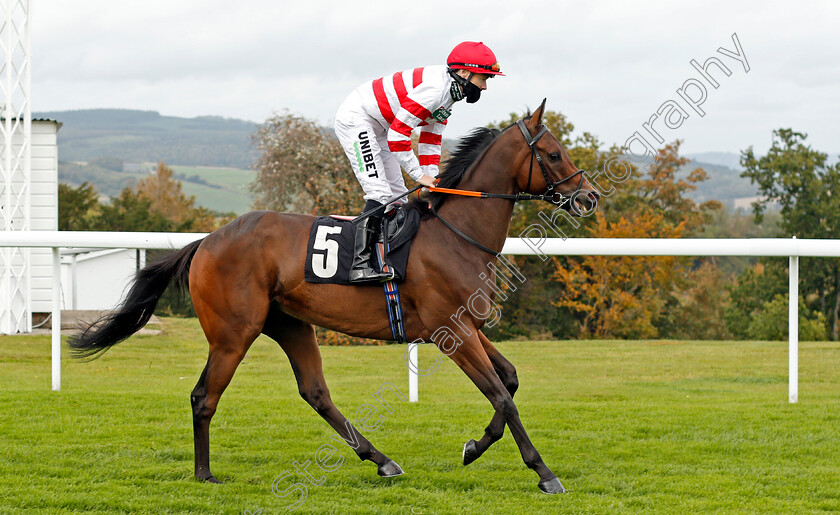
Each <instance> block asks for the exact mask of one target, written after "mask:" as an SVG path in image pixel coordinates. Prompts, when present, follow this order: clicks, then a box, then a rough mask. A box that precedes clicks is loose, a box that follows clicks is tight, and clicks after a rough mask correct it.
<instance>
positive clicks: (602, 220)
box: [552, 141, 725, 338]
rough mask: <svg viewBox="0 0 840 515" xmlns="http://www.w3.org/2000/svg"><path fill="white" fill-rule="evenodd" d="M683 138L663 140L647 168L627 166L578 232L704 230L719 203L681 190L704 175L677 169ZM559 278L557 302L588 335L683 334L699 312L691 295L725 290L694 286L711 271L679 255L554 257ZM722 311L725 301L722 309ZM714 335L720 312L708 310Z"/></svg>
mask: <svg viewBox="0 0 840 515" xmlns="http://www.w3.org/2000/svg"><path fill="white" fill-rule="evenodd" d="M679 147H680V142H679V141H676V142H674V143H671V144H667V145H665V146H664V147H663V148H661V149H660V150H659V151H658V155H657V159H656V160H655V161H654V162H653V163H652V164H651V165H650V166H649V167H648V168H647V169H646V170H639V169H637V168H634V167H631V168H630V169H629V170H630V172H629V176H628V178H627V179H626V180H625V181H624V182H623V183H621V184H617V185H615V191H614V192H613V193H612V194H611V195H610V196H609V197H606V198H603V199H602V200H601V202H600V205H599V208H598V211H597V212H596V213H595V214H594V216H593V217H592V218H591V219H589V220H587V222H586V223H584V222H581V227H582V229H583V234H582V235H583V236H586V237H593V238H681V237H685V236H689V235H695V234H698V233H700V232H702V229H703V227H704V225H705V224H706V223H707V222H708V220H709V219H710V218H711V214H712V213H713V212H714V211H716V210H718V209H720V207H721V206H720V204H719V203H718V202H716V201H710V202H705V203H703V204H697V203H695V202H694V201H693V200H691V199H690V198H688V197H687V196H686V194H687V193H688V192H690V191H693V190H694V189H695V188H696V183H698V182H701V181H703V180H706V174H705V171H703V170H702V169H699V168H698V169H695V170H692V171H691V172H689V173H688V174H687V175H686V176H683V175H682V174H681V169H682V168H683V167H684V166H685V165H686V164H687V163H688V159H686V158H684V157H681V156H680V155H679ZM552 260H553V263H554V279H555V280H556V281H557V282H558V283H559V285H560V288H559V292H558V298H557V299H556V300H555V302H554V304H555V305H556V306H558V307H563V308H567V309H570V310H572V311H573V312H574V313H575V314H576V318H577V320H578V328H579V331H580V334H581V335H583V336H587V337H622V338H654V337H660V336H666V335H667V336H676V335H677V333H679V335H680V336H684V333H683V332H682V331H683V329H684V327H685V325H684V320H683V317H691V316H696V315H693V314H692V313H691V312H690V311H689V310H688V307H689V306H697V305H699V302H700V300H699V299H698V298H696V296H702V297H710V296H711V297H715V296H716V295H722V294H723V292H711V291H708V290H706V289H702V288H696V287H694V286H693V285H695V284H696V281H697V280H698V279H702V278H703V277H708V276H710V275H713V271H712V270H710V269H709V268H708V267H706V268H705V269H703V268H700V269H695V267H694V266H693V265H694V262H692V261H690V260H688V259H686V258H678V257H648V256H632V257H606V256H580V257H564V256H554V257H552ZM720 309H722V307H721V308H720ZM712 315H713V316H712V320H711V322H710V323H713V324H717V326H716V328H715V331H713V332H714V334H716V335H720V334H723V332H724V329H725V327H724V324H723V322H722V320H716V318H720V316H721V315H722V312H714V313H712Z"/></svg>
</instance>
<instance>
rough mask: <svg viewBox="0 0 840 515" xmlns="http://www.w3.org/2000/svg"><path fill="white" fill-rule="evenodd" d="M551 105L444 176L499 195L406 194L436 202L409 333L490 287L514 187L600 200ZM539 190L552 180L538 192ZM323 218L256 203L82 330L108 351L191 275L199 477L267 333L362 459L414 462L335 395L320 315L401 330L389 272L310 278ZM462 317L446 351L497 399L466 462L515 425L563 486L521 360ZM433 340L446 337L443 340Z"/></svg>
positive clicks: (330, 322)
mask: <svg viewBox="0 0 840 515" xmlns="http://www.w3.org/2000/svg"><path fill="white" fill-rule="evenodd" d="M544 110H545V100H543V101H542V104H541V105H540V107H539V108H538V109H537V110H536V111H535V112H534V113H533V114H531V115H530V116H527V117H526V118H524V119H523V120H520V121H519V122H518V123H517V124H515V125H511V126H510V127H508V128H507V129H505V130H503V131H493V130H490V129H476V130H474V131H473V132H472V133H471V134H470V135H469V136H468V137H466V138H465V139H463V140H462V141H461V142H460V144H459V146H458V148H457V149H456V151H455V152H454V153H453V157H452V158H451V159H450V160H449V162H448V163H447V164H448V166H446V169H445V170H444V172H443V173H442V174H441V176H440V181H439V183H438V185H439V186H440V187H446V188H450V189H458V190H477V191H481V192H489V193H488V195H489V196H490V197H491V198H488V199H482V200H479V199H475V198H472V197H466V196H456V195H445V194H442V193H432V194H430V196H429V198H428V199H427V200H423V201H420V200H419V199H418V200H413V201H412V202H410V203H409V204H408V206H407V207H406V208H405V209H411V208H417V209H419V208H422V207H423V206H425V208H426V210H427V211H426V215H427V216H425V217H424V218H423V219H422V220H421V222H420V226H419V229H418V230H417V234H416V236H415V239H414V241H413V243H412V251H411V255H410V257H409V260H408V265H407V268H406V278H405V280H404V282H403V283H402V284H401V285H400V290H401V294H400V297H401V302H402V309H403V316H404V318H403V321H404V327H405V335H406V337H407V339H408V340H409V341H414V340H417V339H421V340H423V341H431V340H432V334H433V333H434V332H435V330H436V329H438V328H440V327H443V326H445V325H446V324H448V323H450V317H451V316H452V315H453V314H455V313H456V312H457V310H458V308H459V307H460V306H463V305H465V302H466V301H467V299H468V297H469V296H470V295H471V294H473V293H475V292H476V291H477V290H478V289H480V288H482V286H483V285H484V284H485V281H486V280H487V279H486V277H487V275H485V274H482V272H485V273H486V272H487V271H488V263H491V262H494V260H495V259H496V255H497V254H498V253H499V252H500V251H501V250H502V246H503V245H504V243H505V238H506V237H507V233H508V228H509V226H510V221H511V217H512V214H513V206H514V203H515V201H516V200H519V199H522V198H528V197H531V198H534V197H539V198H541V199H542V200H549V201H551V202H552V203H554V204H556V205H558V206H560V205H562V206H563V208H564V209H566V210H567V211H569V212H570V213H572V214H574V215H577V216H580V215H581V207H584V208H586V209H589V208H593V209H594V207H595V206H597V200H598V193H597V192H596V191H595V190H594V188H592V187H591V185H590V183H589V182H588V181H587V180H586V177H585V176H584V174H583V170H578V169H577V167H575V166H574V164H573V163H572V161H571V159H570V158H569V155H568V154H567V152H566V150H565V149H564V148H563V146H562V145H561V144H560V142H559V141H558V140H557V138H556V137H554V135H552V134H551V133H550V132H548V131H547V129H546V127H544V126H543V125H542V123H541V122H542V116H543V112H544ZM535 161H536V162H537V164H538V167H537V173H535V167H534V162H535ZM539 172H541V173H539ZM540 192H544V193H543V194H542V195H533V194H539V193H540ZM429 213H432V214H433V215H434V216H431V215H430V214H429ZM314 219H315V218H314V217H313V216H309V215H299V214H285V213H276V212H269V211H255V212H251V213H248V214H245V215H243V216H241V217H239V218H237V219H236V220H234V221H232V222H230V223H229V224H227V225H225V226H224V227H222V228H220V229H218V230H216V231H215V232H213V233H211V234H209V235H208V236H206V237H205V238H204V239H202V240H199V241H196V242H193V243H191V244H189V245H187V246H185V247H184V248H182V249H181V250H178V251H176V252H174V253H172V254H170V255H169V256H167V257H164V258H162V259H161V260H159V261H157V262H155V263H152V264H150V265H148V266H146V267H145V268H143V269H142V270H140V271H139V272H138V273H137V276H136V278H135V279H134V281H133V283H132V285H131V288H130V290H129V293H128V295H127V297H126V299H125V300H124V301H123V303H122V304H121V305H120V306H118V307H117V308H116V310H115V311H113V312H112V313H110V314H108V315H106V316H105V317H104V318H103V319H101V320H99V321H98V322H96V323H93V324H91V325H90V326H88V327H87V328H86V329H85V330H84V331H83V332H82V333H80V334H78V335H76V336H74V337H72V338H71V340H70V346H71V347H72V349H73V352H74V355H76V356H77V357H96V356H98V355H100V353H102V352H104V351H105V350H107V349H109V348H110V347H111V346H112V345H114V344H116V343H118V342H120V341H122V340H124V339H125V338H127V337H129V336H130V335H132V334H134V333H135V332H137V331H138V330H139V329H140V328H142V327H143V326H144V325H145V323H146V322H147V321H148V320H149V318H150V316H151V315H152V312H153V311H154V308H155V306H156V305H157V302H158V299H159V298H160V296H161V295H162V294H163V292H164V290H166V289H167V287H168V286H169V285H170V283H174V284H175V285H176V286H179V287H181V288H188V289H189V293H190V296H191V298H192V303H193V306H194V307H195V312H196V314H197V315H198V319H199V322H200V324H201V328H202V329H203V331H204V334H205V336H206V337H207V341H208V343H209V345H210V352H209V356H208V358H207V364H206V365H205V367H204V370H203V371H202V372H201V376H200V377H199V379H198V383H197V384H196V386H195V388H194V389H193V391H192V393H191V395H190V401H191V404H192V414H193V433H194V442H195V477H196V478H197V479H199V480H203V481H207V482H211V483H218V482H220V481H218V480H217V479H216V478H215V477H214V476H213V474H212V473H211V472H210V436H209V433H210V420H211V419H212V417H213V414H214V413H215V412H216V407H217V405H218V403H219V398H220V397H221V395H222V393H223V392H224V391H225V388H226V387H227V386H228V384H229V383H230V380H231V378H232V377H233V374H234V372H235V371H236V368H237V366H238V365H239V363H240V362H241V361H242V359H243V358H244V357H245V354H246V352H247V351H248V349H249V347H250V346H251V344H252V343H253V342H254V340H255V339H256V338H257V336H259V335H260V333H262V334H265V335H267V336H269V337H270V338H272V339H274V340H275V341H276V342H277V343H278V344H279V345H280V347H281V348H282V349H283V351H284V352H285V353H286V355H287V356H288V358H289V361H290V363H291V366H292V370H293V371H294V374H295V378H296V380H297V384H298V390H299V392H300V395H301V396H302V397H303V399H304V400H305V401H306V402H308V403H309V404H310V405H311V406H312V407H313V408H314V409H315V411H316V412H317V413H318V414H319V415H320V416H321V417H323V418H324V419H325V420H326V421H327V423H329V425H330V426H332V428H333V429H334V430H335V431H336V432H337V433H338V434H339V435H340V436H341V438H343V439H344V440H345V441H347V442H353V443H357V444H358V445H357V446H356V447H355V452H356V454H357V455H358V456H359V458H360V459H361V460H370V461H372V462H373V463H375V464H376V465H377V472H378V474H379V475H380V476H383V477H391V476H397V475H400V474H402V473H403V471H402V469H401V468H400V467H399V465H397V464H396V463H395V462H394V461H393V460H391V459H390V458H389V457H388V456H386V455H385V454H383V453H382V452H381V451H379V450H378V449H377V448H376V447H374V446H373V444H371V443H370V442H369V441H368V440H367V439H366V438H365V437H364V436H362V435H361V434H360V433H359V431H358V430H357V429H356V428H355V427H353V426H352V425H351V424H350V422H349V421H348V420H347V419H346V418H345V417H344V415H342V414H341V412H339V410H338V409H337V408H336V406H335V405H334V404H333V402H332V400H331V399H330V392H329V389H328V388H327V384H326V382H325V380H324V376H323V372H322V369H321V354H320V351H319V349H318V343H317V342H316V339H315V330H314V328H313V326H314V325H319V326H322V327H326V328H328V329H332V330H335V331H339V332H342V333H346V334H348V335H352V336H358V337H364V338H374V339H382V340H390V339H392V333H391V329H390V325H389V318H388V314H387V311H386V303H385V300H384V298H383V291H382V287H381V286H380V285H362V286H356V285H353V286H346V285H332V284H313V283H307V282H305V281H304V261H305V259H306V252H307V249H306V247H307V242H308V240H309V231H310V227H311V226H312V223H313V221H314ZM481 247H484V248H481ZM480 274H481V276H483V277H485V279H481V278H480ZM493 279H494V280H495V275H493ZM488 293H489V294H490V295H493V292H492V291H491V292H488ZM360 306H364V309H365V314H364V315H363V316H359V312H360V310H359V307H360ZM462 309H463V308H462ZM460 321H461V323H462V327H461V328H462V331H463V338H462V341H463V343H462V344H460V345H459V346H458V347H457V348H456V349H454V351H453V350H452V349H447V352H445V353H446V354H447V355H448V356H449V357H450V358H451V359H452V360H453V361H454V362H455V364H456V365H457V366H458V367H460V368H461V370H463V371H464V373H465V374H466V375H467V376H468V377H469V378H470V379H471V380H472V382H473V383H474V384H475V385H476V387H478V389H479V390H480V391H481V393H483V394H484V395H485V396H486V397H487V399H488V400H489V401H490V404H491V405H492V406H493V410H494V414H493V417H492V420H491V421H490V424H489V425H488V426H487V428H486V429H485V432H484V435H483V436H482V437H481V438H480V439H479V440H478V441H475V440H470V441H468V442H467V443H466V444H465V446H464V452H463V463H464V465H467V464H469V463H471V462H472V461H474V460H475V459H477V458H478V457H479V456H481V455H482V454H483V453H484V452H485V451H486V450H487V449H488V447H490V445H491V444H492V443H494V442H495V441H497V440H499V439H500V438H501V437H502V435H503V433H504V428H505V425H507V426H508V427H509V428H510V430H511V433H512V434H513V438H514V440H515V441H516V444H517V446H518V447H519V451H520V453H521V455H522V459H523V461H524V462H525V464H526V465H527V466H528V467H529V468H531V469H533V470H534V471H535V472H536V473H537V474H538V475H539V483H538V486H539V488H540V490H542V491H543V492H545V493H549V494H554V493H561V492H564V491H565V490H564V488H563V485H562V484H561V483H560V481H559V480H558V479H557V477H556V476H555V475H554V473H553V472H552V471H551V469H549V468H548V466H546V464H545V463H544V462H543V460H542V458H541V457H540V454H539V452H537V450H536V448H534V445H533V444H532V443H531V441H530V439H529V438H528V435H527V433H526V432H525V428H524V427H523V425H522V422H521V421H520V418H519V413H518V410H517V408H516V405H515V404H514V402H513V394H514V393H515V392H516V390H517V388H518V385H519V382H518V379H517V377H516V369H515V368H514V366H513V365H512V364H511V363H510V362H509V361H508V360H507V359H506V358H505V357H504V356H502V354H501V353H500V352H499V351H498V350H497V349H496V348H495V347H494V346H493V344H492V343H490V341H489V340H488V339H487V337H486V336H485V335H484V334H483V333H482V332H481V331H480V329H481V327H482V326H483V324H484V320H483V319H480V318H478V317H475V316H473V315H472V313H469V312H467V313H464V314H463V316H461V317H460ZM438 339H440V338H438ZM435 343H436V345H438V347H439V348H440V347H441V345H442V344H445V342H441V341H437V342H435Z"/></svg>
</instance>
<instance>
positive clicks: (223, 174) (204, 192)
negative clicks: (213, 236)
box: [171, 165, 254, 215]
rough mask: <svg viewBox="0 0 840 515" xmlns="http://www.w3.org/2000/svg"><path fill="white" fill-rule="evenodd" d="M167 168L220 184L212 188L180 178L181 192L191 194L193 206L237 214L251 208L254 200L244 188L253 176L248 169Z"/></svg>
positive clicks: (177, 166) (176, 166)
mask: <svg viewBox="0 0 840 515" xmlns="http://www.w3.org/2000/svg"><path fill="white" fill-rule="evenodd" d="M171 168H172V170H173V171H174V172H175V173H179V174H184V175H186V176H187V177H191V176H193V175H198V176H199V177H201V178H202V179H204V180H205V181H207V182H209V183H211V184H215V185H218V186H221V188H212V187H209V186H205V185H203V184H198V183H194V182H189V181H181V185H182V188H183V190H184V193H185V194H187V195H193V196H195V203H196V205H197V206H199V207H206V208H207V209H212V210H214V211H219V212H230V211H233V212H234V213H236V214H237V215H241V214H244V213H247V212H248V211H250V210H251V203H252V202H253V200H254V199H253V195H252V194H251V192H250V191H248V184H250V183H251V181H253V179H254V172H253V171H252V170H241V169H238V168H218V167H212V166H179V165H174V166H172V167H171Z"/></svg>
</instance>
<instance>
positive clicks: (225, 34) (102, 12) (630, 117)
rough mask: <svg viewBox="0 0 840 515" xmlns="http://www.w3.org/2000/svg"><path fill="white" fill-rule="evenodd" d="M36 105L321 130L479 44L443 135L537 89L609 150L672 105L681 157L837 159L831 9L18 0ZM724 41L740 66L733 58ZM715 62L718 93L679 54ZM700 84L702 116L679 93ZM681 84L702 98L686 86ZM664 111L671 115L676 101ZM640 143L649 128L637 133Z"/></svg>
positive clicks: (490, 0)
mask: <svg viewBox="0 0 840 515" xmlns="http://www.w3.org/2000/svg"><path fill="white" fill-rule="evenodd" d="M31 3H32V4H33V5H32V13H33V14H32V22H31V24H32V56H33V57H32V59H33V62H32V91H33V93H32V102H33V103H32V107H33V110H34V111H48V110H68V109H83V108H96V107H110V108H130V109H146V110H154V111H159V112H160V113H161V114H164V115H172V116H185V117H193V116H202V115H220V116H225V117H234V118H243V119H247V120H253V121H255V122H262V121H264V120H265V119H266V118H267V117H269V116H271V114H272V113H273V112H281V111H282V110H284V109H288V110H290V111H291V112H293V113H296V114H301V115H304V116H307V117H310V118H313V119H316V120H317V121H318V122H320V123H322V124H324V125H330V126H331V125H332V121H333V116H334V113H335V110H336V109H337V107H338V105H339V104H340V103H341V101H342V100H343V99H344V97H345V96H346V95H347V94H348V93H349V92H350V91H351V90H352V89H353V88H354V87H356V86H357V85H358V84H360V83H362V82H364V81H366V80H370V79H373V78H376V77H380V76H383V75H386V74H391V73H393V72H395V71H398V70H402V69H407V68H413V67H415V66H423V65H429V64H444V62H445V59H446V56H447V55H448V53H449V51H450V50H451V48H452V47H453V46H454V45H455V44H456V43H458V42H460V41H463V40H476V41H483V42H485V43H486V44H487V45H489V46H490V47H491V48H492V49H493V50H494V52H495V53H496V56H497V58H498V59H499V63H500V64H501V67H502V71H503V72H504V73H505V74H506V76H505V77H498V78H494V79H493V80H491V81H490V83H489V88H488V90H487V91H485V92H484V94H483V95H482V98H481V100H480V101H479V102H478V103H477V104H466V103H463V102H460V103H458V104H456V106H455V109H454V113H453V116H452V118H451V119H450V124H449V127H448V129H447V132H446V134H445V137H447V138H453V137H457V136H461V135H463V134H465V133H466V132H467V131H469V129H470V128H472V127H475V126H479V125H485V124H486V123H488V122H491V121H499V120H502V119H506V118H507V117H508V114H509V113H511V112H513V111H516V112H521V111H524V110H525V109H526V108H529V107H530V108H534V107H536V106H537V105H538V104H539V102H540V101H541V100H542V98H543V97H547V98H548V103H547V105H548V108H549V109H552V110H557V111H560V112H562V113H564V114H565V115H566V116H567V117H568V118H569V119H570V121H572V122H573V123H574V124H575V127H576V130H577V131H578V132H580V131H589V132H591V133H593V134H596V135H597V136H598V137H599V138H600V139H601V140H602V141H603V142H605V144H607V145H610V144H612V143H619V144H623V143H624V142H625V141H626V140H627V139H628V138H629V137H631V136H632V135H633V133H634V132H635V131H643V130H644V129H643V128H642V124H643V123H645V122H648V121H649V119H650V118H651V116H653V115H654V114H655V113H656V111H657V110H658V109H659V108H660V106H661V105H662V104H663V103H664V102H666V101H668V100H673V101H675V102H677V103H679V104H681V105H682V107H683V109H685V111H686V113H687V114H688V115H689V117H688V118H687V119H685V120H683V121H682V124H681V125H680V126H679V128H676V129H668V128H666V127H664V126H663V125H662V121H661V120H659V121H655V122H654V127H657V125H656V124H659V126H658V127H659V128H660V129H661V130H660V131H659V132H660V134H661V135H662V137H663V138H664V139H666V140H668V141H672V140H674V139H681V140H684V145H683V147H682V149H683V151H684V152H688V153H691V152H704V151H727V152H738V151H739V150H742V149H745V148H746V147H748V146H750V145H753V146H754V147H755V149H756V150H758V151H764V150H766V148H767V147H769V145H770V143H771V131H772V130H773V129H775V128H779V127H792V128H794V129H795V130H798V131H800V132H806V133H808V135H809V138H808V141H809V142H810V143H811V144H812V145H813V146H814V147H815V148H817V149H819V150H822V151H825V152H831V153H837V152H840V142H838V134H840V35H838V20H840V2H829V1H824V2H816V1H796V2H793V1H789V2H773V1H766V0H760V1H746V2H738V1H734V0H727V1H720V2H717V1H707V2H691V3H688V2H654V1H611V2H608V1H585V2H580V1H576V2H563V1H556V0H545V1H528V0H520V1H517V0H509V1H501V2H500V1H495V0H483V1H463V2H453V1H445V2H438V1H433V0H424V1H420V2H406V1H394V0H390V1H379V0H375V1H374V0H356V1H349V2H348V1H337V2H322V1H318V0H314V1H313V0H310V1H294V2H290V1H284V0H280V1H278V0H239V1H231V0H224V1H222V0H167V1H160V0H146V1H144V2H114V1H113V0H73V1H66V0H31ZM733 33H736V34H737V37H738V40H739V41H740V44H741V47H742V49H743V54H744V55H745V57H746V60H747V62H748V64H749V68H750V70H749V72H746V71H745V69H744V65H743V64H742V63H740V62H738V61H737V60H735V59H733V58H731V57H727V56H725V55H723V54H721V53H719V52H718V51H717V50H718V49H719V48H721V47H723V48H724V49H728V50H730V51H733V52H734V51H735V50H736V47H735V44H734V43H733V40H732V34H733ZM713 56H714V57H717V58H719V59H720V61H721V62H722V63H723V64H724V65H725V66H726V67H727V68H728V69H729V70H730V71H731V75H730V76H728V77H727V76H725V75H724V74H723V73H722V72H721V71H719V69H718V68H716V67H712V69H711V74H712V77H713V78H715V79H716V80H717V81H718V82H719V87H718V88H717V89H715V88H713V87H711V86H710V85H709V84H708V82H704V81H703V79H702V78H701V77H700V73H699V72H698V71H697V70H695V69H694V68H693V67H692V66H691V64H690V61H691V60H692V59H695V60H697V61H698V62H699V63H701V64H702V63H705V62H706V60H707V59H708V58H710V57H713ZM689 79H699V80H700V83H701V84H704V87H705V89H706V90H707V98H706V100H705V102H704V103H703V104H702V106H700V108H699V109H700V110H702V111H703V112H704V113H705V116H703V117H701V116H700V115H699V114H698V113H697V112H695V111H694V110H693V109H691V108H690V107H689V106H688V105H687V104H686V103H685V101H684V100H683V99H682V98H681V97H680V96H679V95H678V93H677V90H678V89H680V88H681V87H682V86H683V84H684V83H685V81H687V80H689ZM686 93H687V94H689V95H692V96H694V97H695V98H696V97H697V96H698V95H700V94H701V92H700V91H699V89H698V88H697V87H696V86H693V87H689V88H688V90H687V91H686ZM675 113H678V111H675ZM647 137H648V138H650V139H652V137H651V136H647Z"/></svg>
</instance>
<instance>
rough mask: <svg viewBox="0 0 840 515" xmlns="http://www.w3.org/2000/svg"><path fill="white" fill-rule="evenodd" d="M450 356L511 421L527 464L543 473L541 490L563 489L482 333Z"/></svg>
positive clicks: (508, 420)
mask: <svg viewBox="0 0 840 515" xmlns="http://www.w3.org/2000/svg"><path fill="white" fill-rule="evenodd" d="M449 357H450V358H451V359H452V361H454V362H455V364H456V365H458V366H459V367H460V368H461V370H463V371H464V373H465V374H467V376H468V377H469V378H470V379H471V380H472V382H473V383H474V384H475V385H476V386H477V387H478V389H479V390H481V393H483V394H484V395H485V396H486V397H487V399H488V400H489V401H490V403H491V404H492V405H493V409H495V410H496V414H497V415H499V416H500V417H501V418H502V420H503V421H504V423H506V424H507V425H508V427H509V428H510V432H511V434H512V435H513V438H514V440H516V445H517V446H518V447H519V452H520V454H521V455H522V460H523V461H524V462H525V465H527V466H528V468H530V469H532V470H534V471H535V472H536V473H537V474H539V476H540V482H539V487H540V490H542V491H543V492H545V493H548V494H556V493H562V492H564V491H565V490H564V489H563V485H561V484H560V481H559V480H558V479H557V476H555V475H554V473H553V472H552V471H551V469H549V468H548V467H547V466H546V464H545V463H544V462H543V460H542V457H541V456H540V453H539V452H537V449H536V448H535V447H534V444H532V443H531V440H530V438H528V434H527V433H526V432H525V428H524V427H523V426H522V421H521V420H520V419H519V410H517V408H516V404H514V403H513V397H512V396H511V394H510V392H508V390H507V389H506V388H505V385H504V384H502V381H501V379H499V375H498V374H497V373H496V371H495V370H494V368H493V364H492V362H491V361H490V358H489V357H488V356H487V353H486V352H485V351H484V348H483V347H482V345H481V342H480V340H479V337H478V336H477V335H474V336H472V337H470V338H467V339H465V340H464V341H463V343H462V344H461V345H460V346H459V347H458V348H457V349H455V351H454V352H452V353H451V354H450V356H449Z"/></svg>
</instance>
